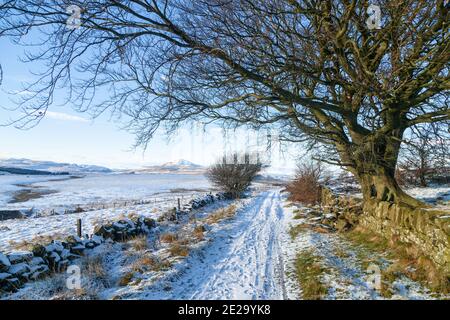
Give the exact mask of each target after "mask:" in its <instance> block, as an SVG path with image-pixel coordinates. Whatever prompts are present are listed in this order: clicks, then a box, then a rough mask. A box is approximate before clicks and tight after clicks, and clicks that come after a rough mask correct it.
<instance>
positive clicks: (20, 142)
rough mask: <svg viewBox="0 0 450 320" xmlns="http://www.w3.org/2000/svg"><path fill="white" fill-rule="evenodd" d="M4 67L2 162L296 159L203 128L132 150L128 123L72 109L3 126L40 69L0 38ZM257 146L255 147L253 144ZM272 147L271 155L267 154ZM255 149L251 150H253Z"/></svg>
mask: <svg viewBox="0 0 450 320" xmlns="http://www.w3.org/2000/svg"><path fill="white" fill-rule="evenodd" d="M0 48H1V50H0V64H1V66H2V69H3V83H2V85H1V86H0V136H1V139H0V158H27V159H32V160H50V161H57V162H70V163H78V164H95V165H102V166H107V167H110V168H137V167H142V166H145V165H153V164H161V163H165V162H170V161H176V160H178V159H186V160H189V161H191V162H194V163H198V164H201V165H208V164H210V163H211V162H213V161H214V160H215V159H217V158H218V157H220V156H222V155H223V154H224V152H232V151H247V150H255V148H256V149H257V150H258V152H262V153H265V156H268V154H270V159H271V164H272V166H274V167H277V168H287V169H292V168H293V167H295V160H294V159H296V158H298V155H299V150H297V149H298V148H296V149H294V150H291V149H290V150H287V151H286V150H283V151H282V150H281V148H279V146H278V145H277V143H276V141H275V142H272V144H271V145H269V143H268V141H267V139H266V133H265V132H259V133H255V132H249V131H247V130H243V129H242V130H238V131H237V132H226V133H225V132H224V131H223V130H222V129H220V128H218V127H215V126H209V127H207V128H206V129H204V128H203V127H202V126H200V125H192V126H189V127H188V126H185V127H183V128H181V129H180V130H179V132H178V134H176V135H174V136H173V137H170V138H168V137H167V136H166V135H165V134H164V132H162V131H159V132H157V134H156V135H155V137H154V138H153V139H152V141H150V143H149V145H148V147H147V149H146V150H143V149H142V148H141V147H138V148H134V147H133V146H134V136H133V134H131V133H130V132H127V131H126V130H123V129H121V128H123V126H124V123H123V122H120V120H117V119H116V118H112V117H111V116H110V115H108V114H104V115H102V116H100V117H98V118H96V119H91V118H90V117H89V115H88V114H85V113H77V112H75V111H74V110H73V109H72V108H71V106H70V105H58V104H55V105H52V106H51V108H50V109H49V111H48V112H47V114H46V117H45V118H44V119H43V120H42V121H41V122H40V123H39V124H38V125H37V126H35V127H33V128H31V129H28V130H21V129H17V128H15V127H13V126H3V124H5V123H7V122H8V121H10V120H14V119H17V117H19V116H20V113H19V112H17V111H13V110H8V109H11V108H14V106H15V104H14V99H15V98H17V95H20V94H23V92H22V82H24V81H31V80H32V79H33V75H32V73H30V71H37V70H39V69H37V68H39V65H32V64H30V63H27V64H26V63H23V62H21V61H20V57H23V53H24V49H23V48H21V47H18V46H16V45H14V44H12V43H11V42H10V41H9V40H6V39H0ZM256 144H257V146H256V147H255V145H256ZM269 146H271V148H270V149H271V150H270V151H268V148H269ZM252 148H253V149H252Z"/></svg>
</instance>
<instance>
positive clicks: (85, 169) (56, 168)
mask: <svg viewBox="0 0 450 320" xmlns="http://www.w3.org/2000/svg"><path fill="white" fill-rule="evenodd" d="M0 167H7V168H15V169H24V170H36V171H48V172H54V173H61V172H67V173H70V174H75V173H109V172H112V170H111V169H109V168H106V167H101V166H95V165H82V164H73V163H58V162H53V161H37V160H30V159H0Z"/></svg>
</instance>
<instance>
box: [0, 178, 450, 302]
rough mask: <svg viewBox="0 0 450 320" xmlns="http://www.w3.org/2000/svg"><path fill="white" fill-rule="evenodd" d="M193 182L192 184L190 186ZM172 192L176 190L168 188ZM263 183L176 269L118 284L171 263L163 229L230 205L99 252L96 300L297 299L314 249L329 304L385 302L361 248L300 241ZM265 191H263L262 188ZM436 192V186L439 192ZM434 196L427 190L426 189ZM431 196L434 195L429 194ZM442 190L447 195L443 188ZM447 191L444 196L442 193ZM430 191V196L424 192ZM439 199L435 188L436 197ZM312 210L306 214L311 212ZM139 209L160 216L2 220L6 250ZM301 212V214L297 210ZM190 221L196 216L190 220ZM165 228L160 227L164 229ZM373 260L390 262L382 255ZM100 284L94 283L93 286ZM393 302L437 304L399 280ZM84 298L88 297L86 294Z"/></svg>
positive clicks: (27, 292)
mask: <svg viewBox="0 0 450 320" xmlns="http://www.w3.org/2000/svg"><path fill="white" fill-rule="evenodd" d="M191 183H192V182H191ZM170 187H171V188H173V185H171V186H170ZM272 188H273V187H269V186H267V185H266V186H265V187H264V186H259V188H258V190H255V192H254V195H253V196H252V197H250V198H248V199H243V200H238V201H236V202H235V203H234V204H235V205H236V206H237V208H238V209H237V211H236V214H235V216H234V217H233V218H231V219H228V220H224V221H221V222H219V223H214V224H211V225H208V229H207V230H208V232H207V236H206V238H205V239H204V240H202V241H200V242H198V243H195V244H192V245H191V247H190V251H189V252H190V253H189V256H188V257H187V258H180V257H179V258H176V259H175V260H173V259H172V260H170V261H171V266H170V267H168V268H167V270H166V269H164V270H159V271H145V270H144V271H142V270H141V271H140V273H139V277H138V278H132V279H131V280H130V282H129V283H127V284H125V285H119V284H118V281H119V279H120V278H122V277H123V276H124V275H126V274H127V273H128V272H130V270H133V268H134V267H135V265H134V264H135V263H136V261H139V258H142V257H143V256H145V255H152V256H156V257H158V259H163V260H164V259H168V258H167V257H168V255H167V254H168V249H167V247H166V246H164V245H161V243H158V241H156V240H155V239H157V238H158V234H160V233H161V232H167V231H168V230H169V231H171V232H175V233H176V234H182V233H183V232H185V231H186V230H192V229H193V227H194V223H196V222H195V221H197V220H196V219H200V218H204V217H207V216H208V215H209V214H210V213H211V212H213V211H214V210H216V209H217V208H219V207H221V206H224V205H228V204H229V202H228V203H216V204H214V205H212V206H209V207H207V208H203V209H201V210H200V211H199V212H198V213H197V217H196V219H194V220H192V219H187V220H186V221H184V222H179V223H170V224H168V225H161V226H160V227H158V229H157V230H156V231H154V232H155V233H152V234H150V235H149V238H148V239H147V241H148V243H149V244H150V245H149V248H148V249H146V250H144V251H136V249H133V248H132V247H130V245H129V244H127V243H125V244H107V245H104V246H101V247H102V248H98V249H97V248H96V249H95V250H96V252H95V254H97V255H99V256H100V257H101V259H102V264H103V268H104V270H105V271H104V275H103V276H102V277H103V278H102V279H103V280H101V281H100V282H101V283H100V284H99V283H98V281H99V280H98V279H97V278H95V279H96V280H92V279H88V280H86V281H87V282H86V283H87V286H88V287H89V288H91V287H92V288H94V289H95V290H94V289H93V290H94V291H95V294H94V295H92V297H91V298H96V299H227V300H232V299H299V298H301V294H302V288H301V285H300V284H299V282H298V279H297V278H296V275H295V274H296V272H295V271H296V270H295V260H296V257H297V254H298V253H300V252H304V251H305V250H314V252H315V254H317V255H318V256H320V257H321V259H322V260H321V261H322V263H323V264H324V267H325V270H326V273H325V274H324V276H323V278H322V279H321V281H323V283H324V284H325V285H326V287H327V288H328V293H327V294H326V296H325V297H324V298H325V299H383V298H384V297H382V296H381V294H380V293H379V292H377V291H375V290H374V289H372V288H371V287H370V286H369V285H368V283H367V276H368V274H367V270H366V267H365V265H364V264H363V262H362V261H361V259H360V251H359V250H360V248H358V246H356V245H355V244H353V243H351V242H350V241H349V240H347V239H345V238H343V237H342V236H340V235H339V234H337V233H319V232H316V231H313V230H304V231H302V232H300V233H299V234H298V235H297V236H296V237H295V238H294V239H293V238H292V237H291V235H290V233H289V230H290V228H291V227H292V226H295V225H297V224H300V223H303V222H304V220H302V219H301V218H300V219H296V218H298V217H295V215H296V213H295V212H294V211H295V209H297V210H303V209H305V208H303V207H300V206H299V207H297V208H296V207H295V206H294V207H293V206H292V205H291V204H290V203H289V202H287V201H286V199H285V195H284V194H282V193H281V191H280V190H278V189H272ZM264 189H265V190H264ZM434 189H436V188H434ZM427 192H428V191H427ZM429 192H430V193H429V194H428V195H430V197H431V191H429ZM439 192H441V191H439ZM444 192H446V191H445V190H444ZM422 194H424V193H422ZM433 194H434V195H436V194H437V193H436V190H435V191H434V193H433ZM305 210H306V209H305ZM132 212H136V213H138V214H143V215H146V216H149V217H154V218H157V216H158V215H159V212H160V211H159V210H156V212H155V208H154V206H152V205H142V206H134V207H132V206H129V207H127V208H126V210H125V209H124V208H121V209H117V210H111V209H108V210H98V211H92V212H85V213H80V214H70V215H64V216H52V217H42V218H34V219H25V220H10V221H4V222H0V230H2V232H1V233H0V251H2V250H3V248H4V247H8V246H9V244H8V241H9V240H20V239H28V238H32V237H33V236H34V235H36V234H41V235H42V234H52V232H56V233H58V232H61V231H62V232H69V233H72V234H73V233H74V231H75V221H76V218H77V217H83V222H84V224H85V228H86V232H91V230H92V227H93V225H94V222H95V221H96V220H98V219H105V220H111V219H113V218H116V217H118V216H120V215H122V214H129V213H132ZM296 212H297V211H296ZM191 218H192V217H191ZM161 228H162V229H161ZM373 255H374V257H373V258H376V260H377V261H379V263H380V264H383V263H385V262H386V263H389V261H387V259H386V257H384V256H383V254H379V255H378V256H376V254H375V253H373ZM63 280H64V275H56V276H54V277H51V278H50V279H46V280H43V281H41V282H36V283H31V284H29V285H27V286H26V287H25V288H24V289H21V290H19V292H18V293H17V294H15V295H13V296H11V297H9V298H12V299H21V298H30V297H34V298H36V297H39V298H43V299H50V298H55V296H54V295H55V293H54V292H53V291H52V290H53V289H52V287H51V285H50V283H53V284H52V285H54V283H55V282H56V283H57V284H58V285H61V283H63ZM93 281H94V282H93ZM392 285H393V289H394V290H395V292H394V295H393V296H392V298H394V299H431V298H433V297H434V296H433V295H432V294H430V293H429V291H428V290H427V289H426V288H424V287H422V286H421V285H420V284H418V283H416V282H414V281H412V280H410V279H408V278H405V277H401V278H398V279H397V280H395V282H394V283H393V284H392ZM80 298H86V296H85V295H83V297H80Z"/></svg>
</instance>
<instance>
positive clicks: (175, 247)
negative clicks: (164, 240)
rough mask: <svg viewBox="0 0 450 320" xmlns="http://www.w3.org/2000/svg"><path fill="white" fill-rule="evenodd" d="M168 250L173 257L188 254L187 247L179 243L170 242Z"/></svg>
mask: <svg viewBox="0 0 450 320" xmlns="http://www.w3.org/2000/svg"><path fill="white" fill-rule="evenodd" d="M169 252H170V254H171V255H172V256H174V257H187V256H188V255H189V247H188V246H186V245H182V244H179V243H172V244H171V246H170V247H169Z"/></svg>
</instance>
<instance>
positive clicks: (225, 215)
mask: <svg viewBox="0 0 450 320" xmlns="http://www.w3.org/2000/svg"><path fill="white" fill-rule="evenodd" d="M236 209H237V208H236V206H235V205H234V204H232V205H229V206H228V207H226V208H221V209H219V210H216V211H214V212H213V213H211V214H210V215H208V216H207V217H206V218H205V222H206V223H208V224H213V223H218V222H220V221H222V220H225V219H230V218H232V217H234V215H235V214H236Z"/></svg>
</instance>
